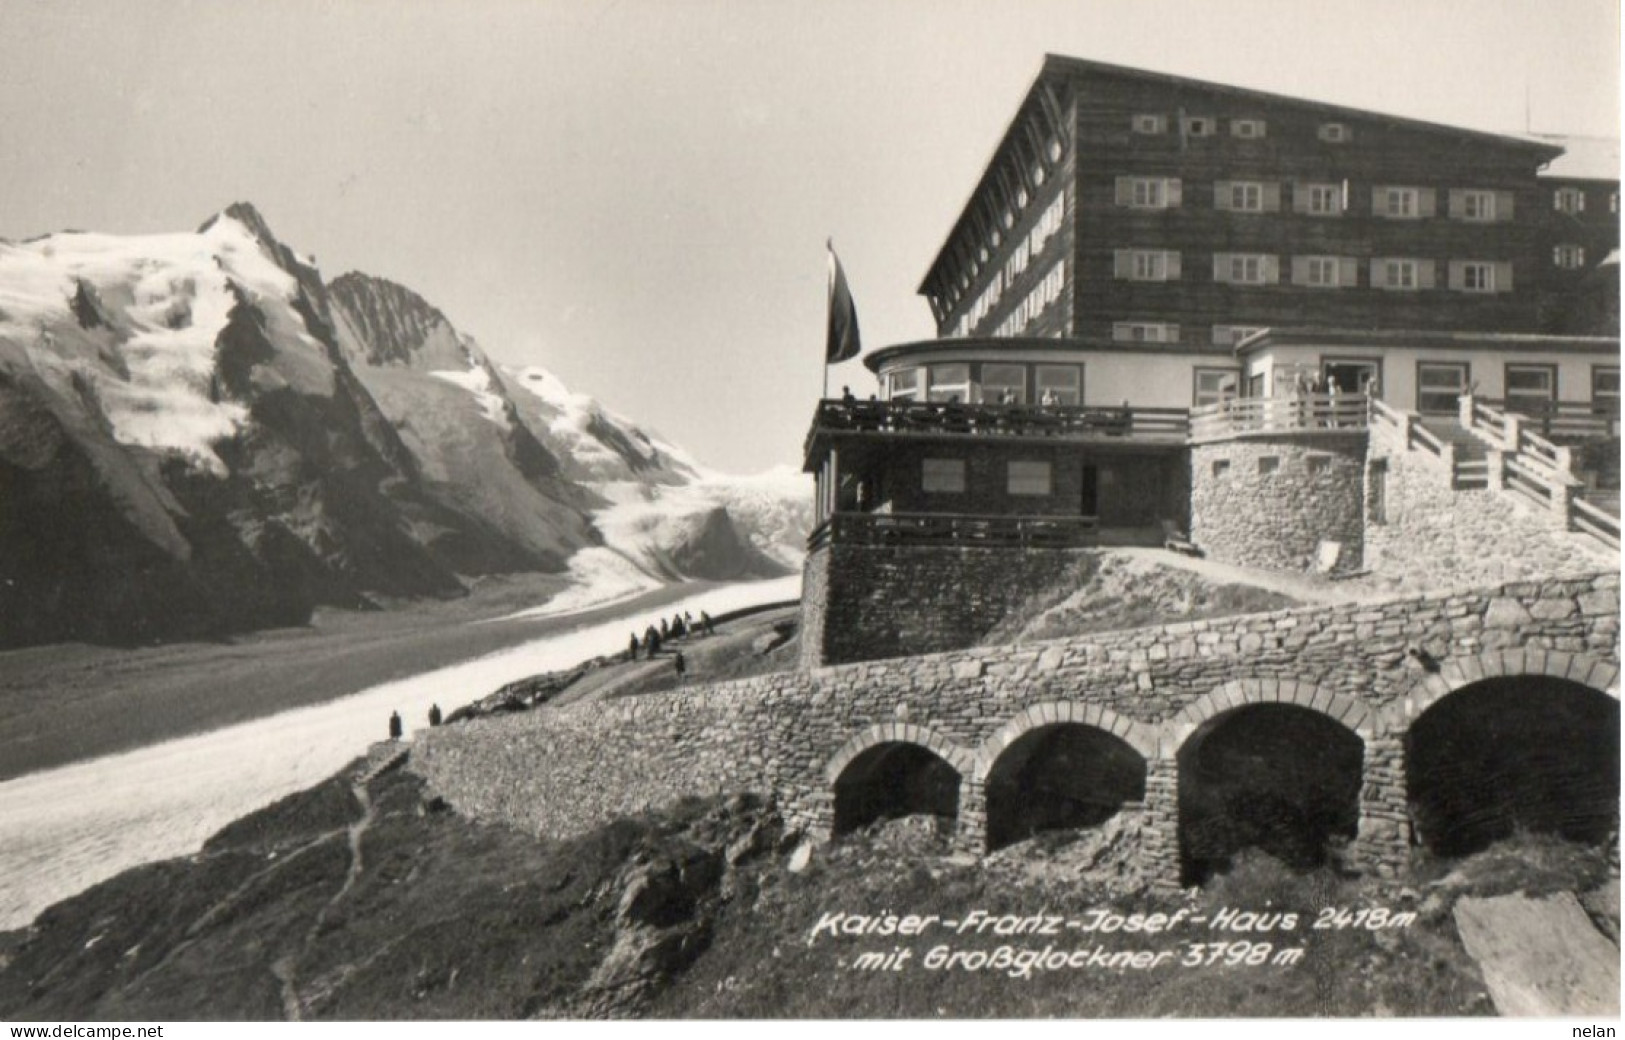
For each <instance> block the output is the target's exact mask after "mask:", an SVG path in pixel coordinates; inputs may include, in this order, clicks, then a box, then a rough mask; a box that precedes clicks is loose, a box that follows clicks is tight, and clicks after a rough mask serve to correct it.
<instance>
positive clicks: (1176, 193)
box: [1163, 177, 1184, 207]
mask: <svg viewBox="0 0 1625 1040" xmlns="http://www.w3.org/2000/svg"><path fill="white" fill-rule="evenodd" d="M1163 191H1165V192H1167V194H1168V205H1169V206H1170V207H1177V206H1179V205H1180V203H1181V202H1183V201H1184V199H1183V195H1184V191H1183V189H1182V188H1181V182H1180V180H1179V178H1178V177H1169V178H1168V179H1167V180H1166V181H1163Z"/></svg>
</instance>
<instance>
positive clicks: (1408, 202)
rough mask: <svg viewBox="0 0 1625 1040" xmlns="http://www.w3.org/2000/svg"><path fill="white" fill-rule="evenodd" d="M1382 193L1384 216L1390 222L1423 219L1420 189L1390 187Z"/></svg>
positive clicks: (1398, 186)
mask: <svg viewBox="0 0 1625 1040" xmlns="http://www.w3.org/2000/svg"><path fill="white" fill-rule="evenodd" d="M1382 192H1383V211H1382V215H1383V216H1385V217H1387V218H1388V219H1390V220H1416V219H1418V218H1419V217H1421V215H1422V193H1421V191H1419V190H1418V189H1416V188H1407V187H1403V186H1401V185H1390V186H1388V187H1385V188H1383V189H1382ZM1396 203H1397V205H1396Z"/></svg>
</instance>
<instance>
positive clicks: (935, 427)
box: [806, 400, 1188, 457]
mask: <svg viewBox="0 0 1625 1040" xmlns="http://www.w3.org/2000/svg"><path fill="white" fill-rule="evenodd" d="M1187 414H1188V413H1187V412H1186V411H1185V409H1183V408H1135V407H1121V408H1101V407H1095V406H1089V405H1034V404H960V403H957V402H938V401H855V400H853V401H848V400H824V401H820V402H818V412H817V414H816V415H815V416H814V418H813V426H812V430H811V431H810V432H809V433H808V434H807V443H806V454H807V457H811V455H812V452H813V449H814V446H815V445H816V444H817V442H818V441H819V440H820V439H822V438H825V437H830V436H841V435H851V434H871V433H878V434H886V435H888V436H900V437H920V438H932V437H961V436H972V437H1004V438H1024V439H1029V440H1067V441H1139V442H1149V443H1160V444H1169V445H1178V444H1183V443H1185V437H1186V429H1187V427H1186V416H1187Z"/></svg>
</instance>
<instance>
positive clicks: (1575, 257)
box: [1552, 242, 1586, 271]
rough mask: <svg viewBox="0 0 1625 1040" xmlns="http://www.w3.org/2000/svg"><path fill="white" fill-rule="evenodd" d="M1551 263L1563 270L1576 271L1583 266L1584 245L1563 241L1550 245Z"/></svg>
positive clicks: (1584, 256) (1584, 257)
mask: <svg viewBox="0 0 1625 1040" xmlns="http://www.w3.org/2000/svg"><path fill="white" fill-rule="evenodd" d="M1552 263H1553V264H1555V265H1556V266H1558V267H1561V268H1563V270H1565V271H1578V270H1579V269H1580V268H1582V267H1584V266H1585V263H1586V251H1585V246H1580V245H1575V244H1574V243H1573V242H1564V243H1562V244H1561V245H1556V246H1553V247H1552Z"/></svg>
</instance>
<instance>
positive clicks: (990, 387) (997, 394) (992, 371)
mask: <svg viewBox="0 0 1625 1040" xmlns="http://www.w3.org/2000/svg"><path fill="white" fill-rule="evenodd" d="M1001 369H1003V370H1006V371H1002V372H1001V371H1000V370H1001ZM1011 375H1014V377H1015V378H1014V379H1013V380H1012V379H1011V378H1009V377H1010V376H1011ZM978 385H979V386H980V387H981V389H982V400H983V401H984V402H985V403H987V404H1003V403H1004V400H1003V398H1004V394H1005V392H1006V391H1014V397H1015V402H1014V403H1016V404H1024V403H1026V400H1027V366H1026V365H1020V364H1010V363H1008V362H998V363H994V362H983V364H982V377H981V381H980V382H979V384H978Z"/></svg>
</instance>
